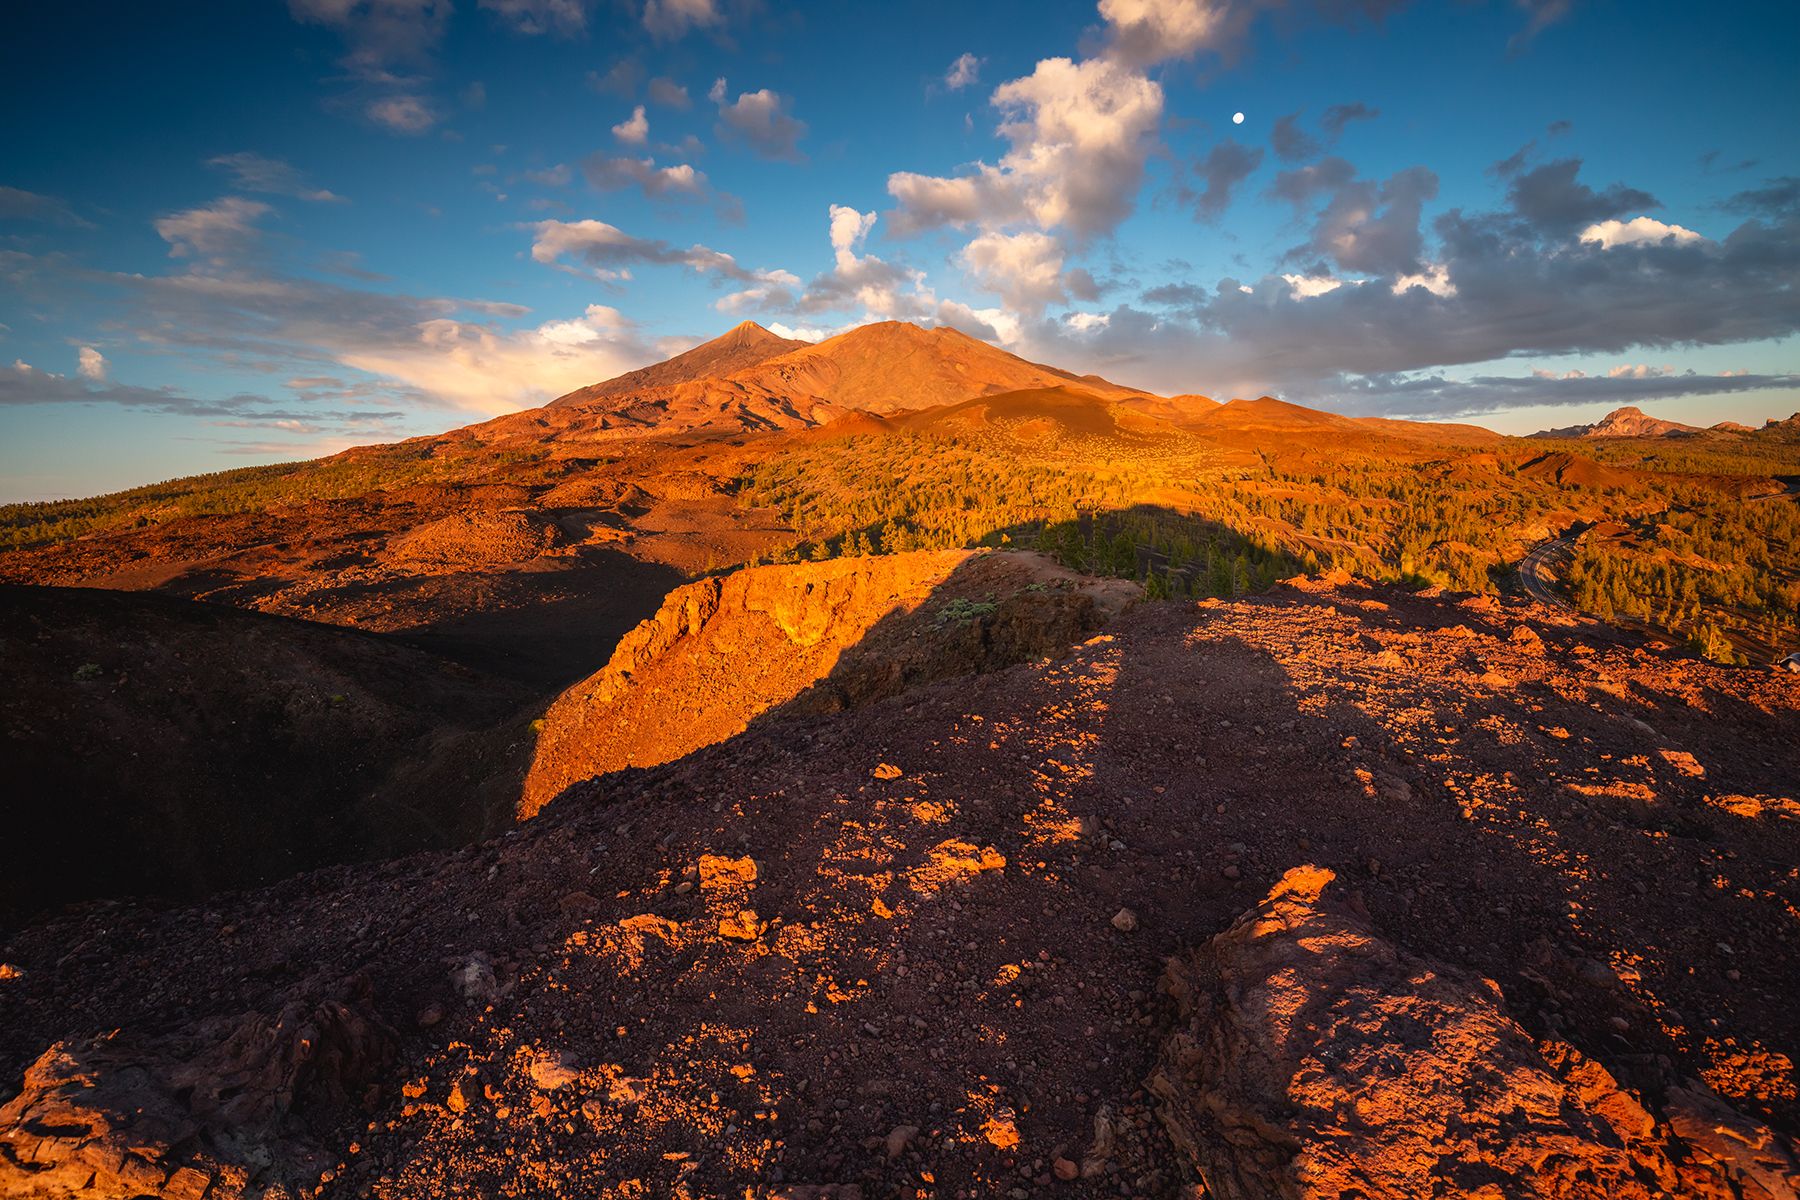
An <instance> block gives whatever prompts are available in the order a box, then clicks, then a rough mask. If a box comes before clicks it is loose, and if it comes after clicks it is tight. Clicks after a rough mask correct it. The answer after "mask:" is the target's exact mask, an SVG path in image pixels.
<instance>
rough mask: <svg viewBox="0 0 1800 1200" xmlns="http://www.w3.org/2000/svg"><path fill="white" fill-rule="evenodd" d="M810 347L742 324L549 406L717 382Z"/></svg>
mask: <svg viewBox="0 0 1800 1200" xmlns="http://www.w3.org/2000/svg"><path fill="white" fill-rule="evenodd" d="M811 344H812V343H811V342H803V341H800V340H798V339H796V338H784V337H781V336H780V335H778V334H774V333H770V332H769V331H768V330H767V329H764V328H763V327H762V326H761V325H758V324H757V323H756V322H755V321H745V322H743V323H742V324H739V325H735V326H733V327H732V328H731V329H730V330H729V331H728V332H726V333H723V334H721V335H720V336H718V337H716V338H714V339H713V340H712V341H710V342H704V343H702V344H701V345H698V346H695V347H694V348H693V349H692V350H688V351H686V352H684V353H681V354H677V355H676V356H675V357H674V358H670V359H666V360H664V361H662V362H659V363H654V364H652V365H650V366H648V367H641V368H639V369H638V370H636V371H627V372H626V373H625V374H623V375H618V376H615V377H613V378H612V379H608V380H606V381H605V382H603V383H595V384H590V385H589V386H587V387H584V388H581V389H579V390H577V391H573V392H570V393H569V394H568V395H566V396H560V397H558V398H557V399H555V400H552V401H551V402H550V405H549V407H551V408H568V407H573V406H578V405H583V404H593V403H595V402H596V401H600V400H605V399H607V398H609V397H612V396H624V395H629V394H631V393H633V392H644V391H651V390H654V389H657V388H672V387H675V386H676V385H677V384H683V383H692V382H694V381H695V380H698V379H716V378H720V377H722V376H725V375H730V374H732V373H733V372H736V371H742V370H745V369H746V368H749V367H754V366H756V365H757V364H758V363H760V362H763V361H764V360H766V359H770V358H774V357H776V356H777V355H781V354H786V353H788V352H789V351H791V350H800V349H804V348H805V347H807V346H810V345H811Z"/></svg>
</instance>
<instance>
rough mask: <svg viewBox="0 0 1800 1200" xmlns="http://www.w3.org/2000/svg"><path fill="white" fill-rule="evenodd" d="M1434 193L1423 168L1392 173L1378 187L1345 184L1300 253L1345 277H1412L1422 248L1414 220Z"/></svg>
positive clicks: (1435, 185) (1433, 183) (1431, 176)
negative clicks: (1319, 259) (1346, 273)
mask: <svg viewBox="0 0 1800 1200" xmlns="http://www.w3.org/2000/svg"><path fill="white" fill-rule="evenodd" d="M1437 188H1438V180H1437V176H1436V175H1435V174H1433V173H1432V172H1431V171H1429V170H1427V169H1426V168H1424V167H1409V168H1408V169H1406V170H1404V171H1398V172H1396V173H1395V174H1394V175H1392V176H1390V177H1389V178H1388V179H1387V180H1386V181H1385V182H1382V183H1379V184H1378V183H1376V182H1375V181H1373V180H1366V179H1363V180H1347V181H1345V182H1344V183H1342V184H1340V185H1338V186H1337V188H1336V189H1335V193H1334V194H1333V196H1332V198H1331V200H1330V202H1329V203H1328V204H1326V206H1325V208H1324V209H1323V210H1322V211H1321V212H1320V214H1319V217H1318V222H1317V224H1316V225H1315V226H1314V228H1313V232H1312V237H1311V239H1310V240H1309V241H1308V242H1307V244H1306V245H1305V246H1303V247H1300V252H1301V253H1304V254H1309V255H1320V256H1323V257H1327V258H1330V259H1331V260H1333V261H1334V262H1336V263H1337V265H1338V266H1339V267H1341V268H1342V269H1344V270H1346V271H1361V272H1372V273H1375V274H1384V275H1387V274H1413V273H1416V272H1417V270H1418V264H1419V254H1420V251H1421V248H1422V246H1423V238H1422V235H1421V233H1420V230H1419V219H1420V216H1421V215H1422V213H1423V210H1424V205H1425V202H1426V201H1428V200H1431V199H1432V198H1434V197H1435V196H1436V195H1437Z"/></svg>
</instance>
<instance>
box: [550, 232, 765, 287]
mask: <svg viewBox="0 0 1800 1200" xmlns="http://www.w3.org/2000/svg"><path fill="white" fill-rule="evenodd" d="M526 228H529V229H530V230H531V231H532V232H533V234H534V235H535V236H534V237H533V239H532V243H531V257H532V261H534V262H540V263H543V264H544V265H545V266H552V267H559V268H561V269H562V270H565V271H572V270H574V268H572V267H570V266H568V265H567V264H566V263H564V262H563V259H564V258H565V257H567V258H576V259H580V260H581V261H582V262H585V263H586V264H587V265H588V266H589V267H591V268H593V269H594V274H595V275H596V276H597V277H598V278H600V279H605V280H616V279H619V278H623V277H627V276H625V275H624V272H625V271H627V270H629V268H631V267H632V266H637V265H650V266H680V267H687V268H688V269H689V270H692V271H695V272H698V273H700V274H703V275H704V274H716V275H719V276H721V277H723V278H726V279H735V280H739V281H741V282H746V283H758V282H764V281H765V280H766V279H767V273H765V272H758V271H751V270H747V269H745V268H744V267H741V266H739V265H738V262H737V260H736V259H734V258H732V257H731V255H729V254H726V253H724V252H723V251H720V250H713V249H710V248H708V247H706V246H701V245H698V244H696V245H693V246H689V247H687V248H686V249H683V248H681V247H679V246H671V245H670V244H669V243H667V242H664V241H654V240H651V239H648V238H640V237H633V236H632V235H631V234H629V233H626V232H625V231H624V230H622V229H620V228H619V227H618V226H616V225H608V224H607V223H606V222H605V221H595V220H584V221H539V222H537V223H536V224H533V225H529V226H527V227H526Z"/></svg>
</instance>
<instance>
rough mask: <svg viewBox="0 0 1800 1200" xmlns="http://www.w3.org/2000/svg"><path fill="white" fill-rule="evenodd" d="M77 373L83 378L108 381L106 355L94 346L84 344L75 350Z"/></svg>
mask: <svg viewBox="0 0 1800 1200" xmlns="http://www.w3.org/2000/svg"><path fill="white" fill-rule="evenodd" d="M75 363H76V365H75V373H76V374H77V375H79V376H81V377H82V378H83V379H88V380H92V381H93V382H95V383H104V382H106V356H105V355H104V354H102V353H100V352H99V351H98V350H96V349H94V348H93V347H92V346H83V347H81V348H80V349H79V350H77V351H76V352H75Z"/></svg>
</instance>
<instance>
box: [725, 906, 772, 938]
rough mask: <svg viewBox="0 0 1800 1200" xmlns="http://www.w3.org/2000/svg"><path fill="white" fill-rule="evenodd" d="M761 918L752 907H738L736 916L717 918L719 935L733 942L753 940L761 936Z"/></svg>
mask: <svg viewBox="0 0 1800 1200" xmlns="http://www.w3.org/2000/svg"><path fill="white" fill-rule="evenodd" d="M763 929H764V925H763V921H762V918H760V917H758V916H757V915H756V910H755V909H754V908H740V909H739V910H738V912H737V915H736V916H732V917H720V918H719V936H720V937H722V938H730V939H731V940H732V941H735V942H754V941H755V940H756V939H757V938H759V937H761V936H762V931H763Z"/></svg>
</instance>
